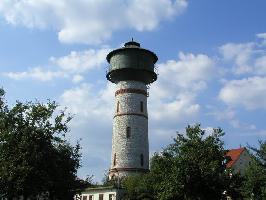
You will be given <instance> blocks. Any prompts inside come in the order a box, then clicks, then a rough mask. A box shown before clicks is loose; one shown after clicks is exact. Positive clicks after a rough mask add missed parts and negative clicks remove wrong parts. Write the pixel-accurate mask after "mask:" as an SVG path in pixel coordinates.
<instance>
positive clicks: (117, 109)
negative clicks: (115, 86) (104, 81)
mask: <svg viewBox="0 0 266 200" xmlns="http://www.w3.org/2000/svg"><path fill="white" fill-rule="evenodd" d="M119 106H120V103H119V101H118V102H117V104H116V112H119Z"/></svg>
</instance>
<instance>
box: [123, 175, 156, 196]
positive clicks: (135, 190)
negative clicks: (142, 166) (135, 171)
mask: <svg viewBox="0 0 266 200" xmlns="http://www.w3.org/2000/svg"><path fill="white" fill-rule="evenodd" d="M151 182H152V180H150V176H149V175H136V176H130V177H126V178H125V179H124V180H123V181H122V187H123V188H125V189H126V191H127V192H126V196H125V197H124V198H123V199H125V200H133V199H134V200H144V199H146V200H152V199H154V197H153V196H154V195H153V191H152V188H151V186H150V185H149V184H150V183H151Z"/></svg>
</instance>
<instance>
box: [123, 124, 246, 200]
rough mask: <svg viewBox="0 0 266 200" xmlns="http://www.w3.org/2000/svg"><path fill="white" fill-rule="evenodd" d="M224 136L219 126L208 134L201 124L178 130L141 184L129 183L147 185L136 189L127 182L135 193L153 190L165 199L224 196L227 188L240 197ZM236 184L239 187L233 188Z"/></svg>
mask: <svg viewBox="0 0 266 200" xmlns="http://www.w3.org/2000/svg"><path fill="white" fill-rule="evenodd" d="M223 135H224V132H223V131H222V130H221V129H219V128H218V129H213V132H212V134H210V135H207V134H206V133H205V131H204V130H202V129H201V127H200V125H199V124H197V125H195V126H188V127H187V128H186V133H185V134H180V133H177V137H176V138H174V142H173V143H172V144H170V145H168V146H167V147H166V148H165V149H164V150H163V151H162V152H161V153H156V154H155V155H154V156H153V157H152V159H151V169H150V173H149V174H147V175H146V176H143V177H142V178H139V179H138V180H139V184H135V182H134V180H133V181H132V180H131V182H129V183H133V184H135V185H144V186H145V187H141V188H140V189H138V187H137V190H136V189H135V190H134V187H132V186H131V185H132V184H131V185H130V184H128V185H127V184H125V186H126V188H129V189H131V191H132V192H131V193H132V194H134V193H135V194H136V193H138V192H140V193H138V195H140V194H146V193H149V194H150V195H151V196H152V197H153V198H155V199H162V200H172V199H177V200H178V199H182V200H183V199H185V200H199V199H201V200H214V199H222V198H224V197H225V195H224V193H225V191H227V192H229V195H230V194H234V197H236V198H235V199H238V198H239V197H240V196H241V195H240V192H239V191H238V190H237V189H238V187H240V186H239V181H240V179H238V176H233V177H231V178H230V176H229V175H228V174H227V172H226V160H227V158H225V150H224V144H223V141H222V140H221V137H222V136H223ZM126 181H127V182H128V180H126ZM135 181H136V180H135ZM127 182H126V183H127ZM143 183H144V184H143ZM232 185H235V186H236V187H235V188H232V187H230V186H232ZM132 188H133V189H132ZM138 195H136V196H138ZM150 199H151V198H150Z"/></svg>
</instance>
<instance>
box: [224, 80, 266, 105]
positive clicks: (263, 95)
mask: <svg viewBox="0 0 266 200" xmlns="http://www.w3.org/2000/svg"><path fill="white" fill-rule="evenodd" d="M219 98H220V99H221V100H222V101H224V102H225V103H226V104H228V105H229V106H234V107H236V106H244V107H245V108H246V109H259V108H262V109H266V77H258V76H255V77H250V78H245V79H241V80H232V81H228V82H227V83H226V84H225V85H224V87H223V88H222V89H221V91H220V93H219Z"/></svg>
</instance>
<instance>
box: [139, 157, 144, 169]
mask: <svg viewBox="0 0 266 200" xmlns="http://www.w3.org/2000/svg"><path fill="white" fill-rule="evenodd" d="M143 164H144V160H143V154H140V165H141V167H143Z"/></svg>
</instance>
